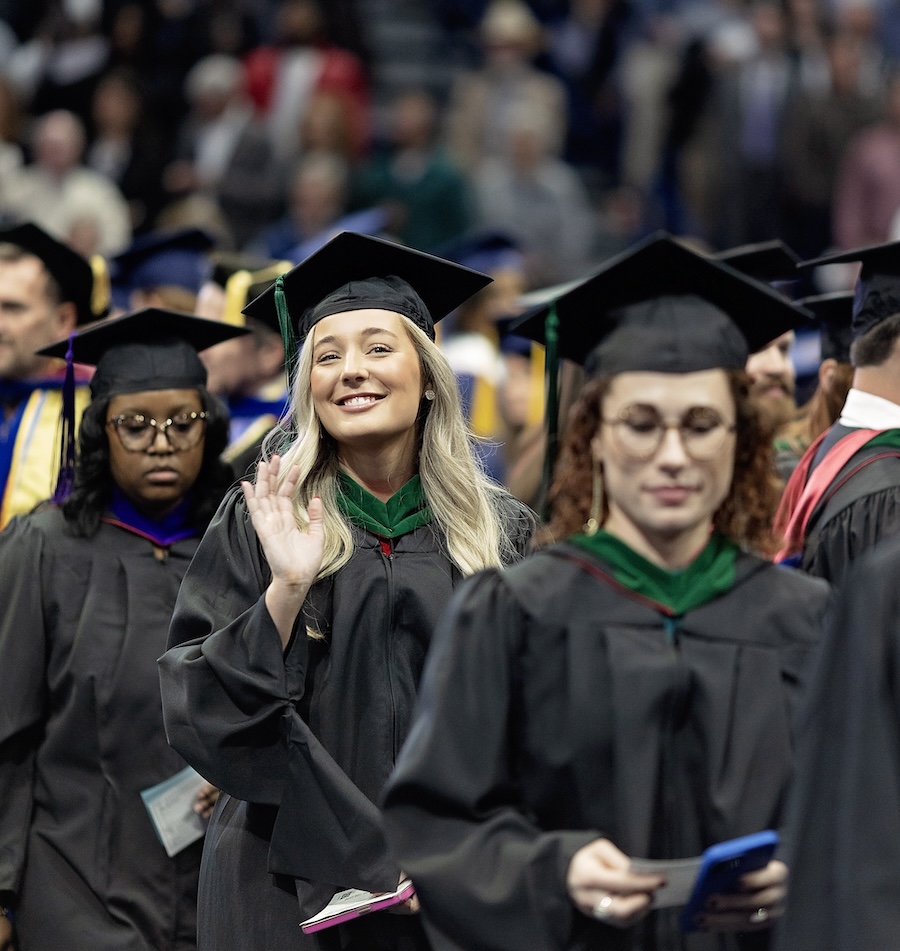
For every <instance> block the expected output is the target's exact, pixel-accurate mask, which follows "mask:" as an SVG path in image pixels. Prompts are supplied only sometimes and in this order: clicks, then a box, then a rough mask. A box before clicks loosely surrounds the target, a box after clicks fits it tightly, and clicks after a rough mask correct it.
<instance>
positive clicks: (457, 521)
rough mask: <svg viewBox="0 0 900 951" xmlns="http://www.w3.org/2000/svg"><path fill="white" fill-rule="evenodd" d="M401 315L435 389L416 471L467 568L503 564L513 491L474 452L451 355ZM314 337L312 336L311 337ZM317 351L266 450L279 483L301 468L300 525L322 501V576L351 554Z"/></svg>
mask: <svg viewBox="0 0 900 951" xmlns="http://www.w3.org/2000/svg"><path fill="white" fill-rule="evenodd" d="M402 321H403V327H404V329H405V330H406V333H407V334H408V336H409V338H410V340H411V341H412V343H413V346H414V347H415V348H416V351H417V353H418V355H419V361H420V364H421V367H422V377H423V379H424V380H426V381H427V382H428V385H429V386H430V388H431V389H432V390H434V394H435V396H434V400H433V401H431V402H424V401H423V404H422V407H423V408H422V410H421V411H420V414H419V419H418V421H417V426H418V427H419V477H420V478H421V480H422V488H423V491H424V493H425V498H426V500H427V502H428V505H429V507H430V508H431V512H432V516H433V519H434V525H435V527H436V528H437V530H438V532H439V534H440V535H441V536H442V537H443V538H444V539H445V544H446V548H447V554H448V555H449V557H450V559H451V560H452V561H453V563H454V564H455V565H456V566H457V568H459V570H460V571H461V572H462V573H463V574H465V575H468V574H472V573H474V572H476V571H479V570H481V569H482V568H488V567H499V566H501V565H502V564H503V563H504V562H507V561H509V559H510V556H511V555H512V554H513V548H512V544H511V542H510V540H509V536H508V533H507V531H506V530H505V527H504V524H503V518H502V516H501V512H502V509H503V505H504V502H505V501H506V500H508V498H509V496H508V493H507V492H506V491H505V490H504V489H502V488H501V487H500V486H497V485H495V484H494V483H493V482H491V481H490V479H488V477H487V476H486V475H485V474H484V472H483V471H482V469H481V467H480V465H479V464H478V462H477V461H476V459H475V456H474V454H473V452H472V438H473V437H472V436H471V435H470V433H469V430H468V428H467V427H466V424H465V421H464V418H463V412H462V405H461V402H460V397H459V388H458V386H457V383H456V377H455V376H454V375H453V371H452V370H451V369H450V366H449V364H448V363H447V360H446V358H445V357H444V355H443V354H442V353H441V351H440V350H439V349H438V348H437V346H435V344H434V343H432V342H431V340H430V339H429V338H428V336H427V335H426V334H425V333H423V332H422V331H421V330H420V329H419V328H418V327H416V325H415V324H414V323H413V322H412V321H411V320H408V319H407V318H406V317H402ZM311 337H312V335H310V338H309V339H308V341H307V343H310V344H311ZM312 350H313V348H312V346H311V345H309V346H304V347H303V348H302V349H301V351H300V359H299V362H298V365H297V372H296V376H295V379H294V381H293V384H292V386H291V405H290V407H289V409H288V415H287V417H286V418H285V419H284V420H283V421H282V425H281V427H279V428H277V429H276V430H274V431H273V432H272V433H270V434H269V436H268V437H267V438H266V441H265V443H264V446H263V455H264V456H269V455H270V454H272V453H273V452H278V453H279V455H280V456H281V460H282V462H281V467H280V470H279V474H278V484H279V485H281V483H282V482H283V481H284V479H286V478H287V474H288V472H289V471H290V469H291V467H292V466H298V467H299V469H300V478H299V480H298V482H297V490H296V494H295V496H294V516H295V518H296V520H297V524H298V526H299V527H300V528H301V529H302V530H304V531H305V530H306V528H307V526H308V524H309V519H308V516H307V506H308V505H309V503H310V501H311V500H312V499H313V498H315V497H316V496H318V497H319V498H320V499H321V500H322V507H323V512H324V522H325V553H324V557H323V559H322V567H321V569H320V570H319V575H318V577H319V578H325V577H327V576H328V575H332V574H334V573H335V572H336V571H338V570H340V569H341V568H342V567H343V566H344V565H346V564H347V562H348V561H349V560H350V557H351V555H352V554H353V536H352V534H351V531H350V526H349V524H348V523H347V521H346V520H345V519H344V517H343V515H342V514H341V512H340V509H339V508H338V501H337V495H338V478H337V477H338V472H339V471H340V464H339V460H338V452H337V445H336V443H335V442H334V440H333V439H332V438H331V437H330V436H329V435H328V434H327V433H326V432H325V431H324V430H323V428H322V426H321V424H320V422H319V419H318V417H317V416H316V413H315V408H314V404H313V398H312V390H311V388H310V374H311V371H312ZM507 514H508V510H507Z"/></svg>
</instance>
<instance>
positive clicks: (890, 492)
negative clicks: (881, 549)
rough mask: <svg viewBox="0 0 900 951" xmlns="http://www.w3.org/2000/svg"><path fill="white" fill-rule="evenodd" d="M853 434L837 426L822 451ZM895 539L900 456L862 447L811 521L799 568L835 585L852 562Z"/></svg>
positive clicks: (899, 522) (899, 517)
mask: <svg viewBox="0 0 900 951" xmlns="http://www.w3.org/2000/svg"><path fill="white" fill-rule="evenodd" d="M852 431H853V430H852V429H849V428H847V427H846V426H841V425H840V424H838V423H835V425H834V426H833V427H832V429H831V431H830V432H829V435H828V436H827V437H826V439H825V442H824V443H823V446H822V450H824V449H826V447H830V446H832V445H834V443H835V442H837V441H838V439H839V438H840V437H841V436H844V435H846V434H847V433H850V432H852ZM822 450H820V453H819V457H821V456H822V455H823V454H824V453H823V451H822ZM895 536H900V456H898V455H897V451H896V450H892V449H891V448H890V447H885V446H864V447H863V448H862V449H860V450H859V452H857V453H855V454H854V456H853V457H852V458H851V459H850V461H849V462H848V463H847V464H846V465H845V466H844V467H843V468H842V469H841V471H840V472H839V473H838V474H837V476H836V477H835V478H834V480H833V482H832V488H831V489H830V490H829V492H828V493H826V495H825V497H823V499H822V500H821V502H820V503H819V505H818V506H817V507H816V508H815V509H814V511H813V513H812V515H811V516H810V519H809V524H808V527H807V538H806V542H805V544H804V548H803V560H802V568H803V570H804V571H806V572H807V573H809V574H812V575H815V576H816V577H818V578H824V579H825V580H826V581H829V582H830V583H831V584H834V585H839V584H840V583H841V582H842V581H843V578H844V574H845V572H846V571H847V569H848V567H849V566H850V564H851V562H853V561H854V559H856V558H858V557H859V556H860V555H861V554H863V553H864V552H867V551H869V550H870V549H872V548H874V547H875V545H877V544H878V543H879V542H881V541H884V540H885V539H888V538H893V537H895Z"/></svg>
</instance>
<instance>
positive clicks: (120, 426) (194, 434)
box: [106, 413, 209, 452]
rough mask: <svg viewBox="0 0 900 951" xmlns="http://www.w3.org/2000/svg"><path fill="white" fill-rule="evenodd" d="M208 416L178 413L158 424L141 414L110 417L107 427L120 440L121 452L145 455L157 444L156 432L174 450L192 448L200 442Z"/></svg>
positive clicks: (204, 414) (206, 414) (207, 414)
mask: <svg viewBox="0 0 900 951" xmlns="http://www.w3.org/2000/svg"><path fill="white" fill-rule="evenodd" d="M208 416H209V413H179V414H178V415H177V416H173V417H172V418H170V419H166V420H163V421H162V422H159V421H157V420H155V419H151V418H150V417H149V416H141V415H140V414H132V415H122V416H113V417H112V418H111V419H109V420H107V422H106V425H107V426H111V427H112V428H113V429H115V431H116V435H117V436H118V437H119V442H120V443H121V444H122V448H123V449H127V450H128V452H145V451H146V450H147V449H149V448H150V447H151V446H152V445H153V443H154V442H155V441H156V436H157V434H158V433H162V434H163V436H165V437H166V439H167V440H168V441H169V445H170V446H171V447H172V448H173V449H175V450H176V451H179V452H180V451H182V450H184V449H193V448H194V446H196V445H197V443H198V442H200V438H201V437H202V435H203V431H204V429H205V427H206V419H207V417H208Z"/></svg>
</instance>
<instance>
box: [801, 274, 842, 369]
mask: <svg viewBox="0 0 900 951" xmlns="http://www.w3.org/2000/svg"><path fill="white" fill-rule="evenodd" d="M853 299H854V294H853V292H852V291H835V292H834V293H832V294H817V295H816V296H815V297H804V298H803V299H802V300H799V301H797V303H798V304H800V305H801V306H802V307H805V308H806V309H807V310H809V311H811V312H812V315H813V317H815V319H816V322H817V323H818V324H819V333H820V341H821V351H822V353H821V356H822V359H823V360H837V362H838V363H849V362H850V345H851V344H852V343H853V332H852V330H851V327H850V323H851V320H852V318H853Z"/></svg>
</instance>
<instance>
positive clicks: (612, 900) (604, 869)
mask: <svg viewBox="0 0 900 951" xmlns="http://www.w3.org/2000/svg"><path fill="white" fill-rule="evenodd" d="M630 865H631V859H630V858H629V857H628V856H627V855H626V854H625V853H624V852H622V851H621V850H620V849H617V848H616V847H615V846H614V845H613V844H612V842H610V841H609V839H596V840H595V841H593V842H589V843H588V844H587V845H586V846H584V847H583V848H581V849H579V850H578V851H577V852H576V853H575V855H573V856H572V861H571V862H570V863H569V871H568V874H567V875H566V887H567V888H568V891H569V897H570V898H571V899H572V903H573V904H574V905H575V907H576V908H577V909H578V910H579V911H580V912H582V913H583V914H585V915H587V916H588V917H590V918H596V919H597V920H598V921H602V922H603V923H604V924H607V925H612V926H613V927H615V928H628V927H630V926H631V925H633V924H635V922H637V921H638V920H639V919H640V918H642V917H643V916H644V914H646V912H647V911H648V910H649V908H650V903H651V902H652V901H653V893H654V892H655V891H656V889H657V888H661V887H662V886H663V885H664V884H665V879H664V878H663V877H662V876H661V875H639V874H637V873H636V872H632V871H630V870H629V869H630Z"/></svg>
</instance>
